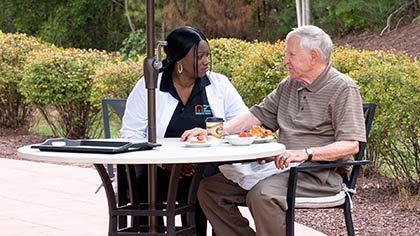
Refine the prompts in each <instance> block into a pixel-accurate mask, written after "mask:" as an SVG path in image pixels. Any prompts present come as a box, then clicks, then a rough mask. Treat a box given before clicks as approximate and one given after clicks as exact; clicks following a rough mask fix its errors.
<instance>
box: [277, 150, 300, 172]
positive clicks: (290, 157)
mask: <svg viewBox="0 0 420 236" xmlns="http://www.w3.org/2000/svg"><path fill="white" fill-rule="evenodd" d="M306 159H308V155H307V154H306V152H305V150H303V149H302V150H286V151H284V152H283V154H281V155H280V156H276V157H275V158H274V161H275V163H276V167H277V168H278V169H284V168H287V167H288V166H289V164H290V163H291V162H303V161H306Z"/></svg>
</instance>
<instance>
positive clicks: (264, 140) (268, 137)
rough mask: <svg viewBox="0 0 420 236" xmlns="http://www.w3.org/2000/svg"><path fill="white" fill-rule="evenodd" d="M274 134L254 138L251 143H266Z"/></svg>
mask: <svg viewBox="0 0 420 236" xmlns="http://www.w3.org/2000/svg"><path fill="white" fill-rule="evenodd" d="M273 138H274V136H272V135H270V136H267V137H265V138H256V139H255V140H254V142H253V143H267V142H268V141H270V140H272V139H273Z"/></svg>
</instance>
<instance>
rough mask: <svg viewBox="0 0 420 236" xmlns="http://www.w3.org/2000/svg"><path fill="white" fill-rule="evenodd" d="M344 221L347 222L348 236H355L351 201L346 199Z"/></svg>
mask: <svg viewBox="0 0 420 236" xmlns="http://www.w3.org/2000/svg"><path fill="white" fill-rule="evenodd" d="M343 210H344V219H345V221H346V228H347V235H348V236H354V226H353V219H352V217H351V207H350V200H349V199H348V197H346V202H345V203H344V208H343Z"/></svg>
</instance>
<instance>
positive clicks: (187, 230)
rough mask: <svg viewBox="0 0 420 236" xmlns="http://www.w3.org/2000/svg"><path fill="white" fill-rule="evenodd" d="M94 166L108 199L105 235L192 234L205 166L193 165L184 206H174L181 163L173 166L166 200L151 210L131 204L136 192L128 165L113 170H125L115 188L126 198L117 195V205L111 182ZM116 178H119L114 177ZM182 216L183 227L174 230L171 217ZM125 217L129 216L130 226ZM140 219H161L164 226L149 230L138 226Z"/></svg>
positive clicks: (100, 169) (98, 167) (100, 167)
mask: <svg viewBox="0 0 420 236" xmlns="http://www.w3.org/2000/svg"><path fill="white" fill-rule="evenodd" d="M94 166H95V168H96V170H97V171H98V173H99V175H100V177H101V179H102V183H103V186H104V189H105V192H106V196H107V199H108V210H109V229H108V235H109V236H129V235H136V236H137V235H138V236H140V235H144V236H146V235H147V236H161V235H170V236H175V235H195V232H196V230H195V218H194V210H195V204H196V193H197V188H198V185H199V182H200V180H201V178H202V175H203V172H204V169H205V166H206V164H198V165H196V170H195V175H194V177H193V179H192V182H191V186H190V190H189V194H188V201H187V203H186V204H177V203H176V195H177V187H178V182H179V177H180V175H181V167H182V164H176V165H174V167H173V169H172V172H171V177H170V181H169V189H168V197H167V201H166V203H157V204H156V205H155V206H154V207H151V206H150V205H149V204H147V203H137V202H134V201H133V193H134V191H139V190H138V189H137V188H136V181H135V173H134V168H133V166H132V165H118V167H117V168H125V169H126V178H122V179H119V180H118V189H119V190H120V189H126V190H128V196H126V197H124V194H118V198H119V199H118V203H117V199H116V194H115V191H114V189H113V187H112V183H111V180H110V178H109V176H108V173H107V171H106V169H105V167H104V165H102V164H94ZM117 173H118V171H117ZM117 178H121V177H120V176H118V177H117ZM182 214H186V215H187V220H186V221H187V222H183V226H179V227H177V226H175V216H177V215H182ZM128 216H130V217H131V224H130V222H129V218H128ZM140 216H152V217H157V216H165V217H166V222H167V223H166V226H156V229H155V230H151V229H150V227H148V226H145V225H140V224H139V223H138V222H139V220H138V217H140Z"/></svg>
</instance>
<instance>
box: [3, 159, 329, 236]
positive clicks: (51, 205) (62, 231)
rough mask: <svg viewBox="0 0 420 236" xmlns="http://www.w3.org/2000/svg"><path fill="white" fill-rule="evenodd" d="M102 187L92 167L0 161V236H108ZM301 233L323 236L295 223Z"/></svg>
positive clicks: (9, 160)
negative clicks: (97, 190) (99, 187)
mask: <svg viewBox="0 0 420 236" xmlns="http://www.w3.org/2000/svg"><path fill="white" fill-rule="evenodd" d="M100 183H101V182H100V178H99V175H98V174H97V172H96V170H95V169H93V168H81V167H75V166H65V165H55V164H48V163H38V162H31V161H23V160H12V159H3V158H0V188H1V189H0V209H1V210H0V235H7V236H27V235H36V236H74V235H78V236H106V235H107V234H108V206H107V201H106V196H105V192H104V191H103V189H101V190H100V191H99V192H98V193H97V194H95V191H96V189H97V188H98V186H99V185H100ZM241 211H242V212H243V214H245V215H246V216H247V218H251V217H250V214H249V211H248V210H247V209H246V208H242V209H241ZM251 224H253V222H252V221H251ZM210 231H211V229H210V227H209V230H208V232H210ZM208 235H211V234H210V233H208ZM296 235H300V236H322V235H324V234H322V233H319V232H317V231H315V230H313V229H311V228H308V227H305V226H303V225H300V224H296Z"/></svg>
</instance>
